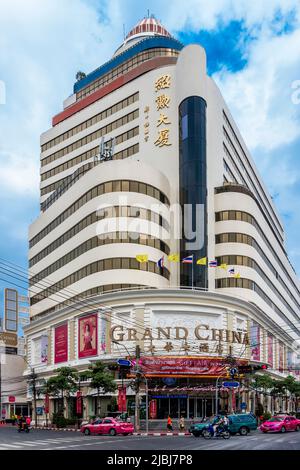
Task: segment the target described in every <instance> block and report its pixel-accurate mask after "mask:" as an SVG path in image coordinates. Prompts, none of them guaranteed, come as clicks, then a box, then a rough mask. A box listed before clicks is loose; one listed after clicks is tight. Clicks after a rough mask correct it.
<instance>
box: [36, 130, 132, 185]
mask: <svg viewBox="0 0 300 470" xmlns="http://www.w3.org/2000/svg"><path fill="white" fill-rule="evenodd" d="M137 135H139V127H138V126H137V127H134V128H133V129H130V130H129V131H126V132H123V133H122V134H120V135H118V136H117V137H116V142H115V143H116V145H118V144H121V143H122V142H125V141H126V140H129V139H132V138H133V137H135V136H137ZM120 153H121V152H119V154H120ZM98 154H99V145H98V146H97V147H94V148H93V149H91V150H88V151H87V152H84V153H82V154H81V155H78V156H77V157H74V158H71V159H70V160H68V161H66V162H65V163H62V164H61V165H58V166H56V167H54V168H51V170H48V171H46V172H45V173H43V174H42V175H41V181H45V180H46V179H48V178H51V176H55V175H57V174H58V173H61V172H62V171H65V170H68V169H69V168H72V167H73V166H75V165H78V164H79V163H82V162H84V161H85V160H88V159H89V158H92V157H95V156H96V155H98ZM119 154H116V155H115V160H121V158H117V155H119ZM128 156H129V155H128Z"/></svg>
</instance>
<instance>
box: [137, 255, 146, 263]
mask: <svg viewBox="0 0 300 470" xmlns="http://www.w3.org/2000/svg"><path fill="white" fill-rule="evenodd" d="M148 258H149V256H148V255H136V257H135V259H136V260H137V261H138V262H139V263H147V261H148Z"/></svg>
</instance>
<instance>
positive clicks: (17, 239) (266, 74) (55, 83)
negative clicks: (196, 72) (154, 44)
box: [0, 0, 300, 305]
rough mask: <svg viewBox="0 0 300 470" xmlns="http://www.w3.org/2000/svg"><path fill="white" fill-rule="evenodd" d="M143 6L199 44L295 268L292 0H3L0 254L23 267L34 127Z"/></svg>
mask: <svg viewBox="0 0 300 470" xmlns="http://www.w3.org/2000/svg"><path fill="white" fill-rule="evenodd" d="M147 9H149V10H150V13H153V14H155V15H156V17H157V18H159V19H160V20H161V21H162V22H163V24H164V25H165V26H166V28H167V29H168V30H169V31H170V32H171V33H172V34H173V35H174V36H175V37H177V38H178V39H180V40H181V41H182V42H183V43H184V44H189V43H200V44H202V45H203V46H204V47H205V49H206V51H207V56H208V68H209V73H210V74H211V75H212V76H213V78H214V79H215V80H216V82H217V84H218V86H219V87H220V89H221V91H222V94H223V96H224V97H225V100H226V101H227V103H228V105H229V107H230V109H231V112H232V114H233V116H234V118H235V120H236V122H237V124H238V126H239V128H240V130H241V132H242V135H243V136H244V140H245V141H246V143H247V145H248V147H249V149H250V151H251V152H252V155H253V157H254V159H255V161H256V163H257V166H258V168H259V170H260V171H261V174H262V176H263V178H264V181H265V182H266V184H267V187H268V188H269V191H270V193H271V195H272V197H273V198H274V200H275V202H276V205H277V207H278V210H279V213H280V215H281V217H282V219H283V221H284V225H285V228H286V249H287V251H288V253H289V257H290V259H291V261H292V263H293V265H294V266H295V269H296V270H297V272H298V273H300V248H299V243H298V240H299V235H298V234H299V230H300V210H299V209H300V207H299V200H300V197H299V195H300V185H299V182H300V165H299V159H300V152H299V149H300V122H299V121H300V92H298V90H300V55H299V50H300V6H299V1H298V0H265V1H264V2H262V1H261V0H247V1H246V0H211V1H210V2H207V0H185V2H182V1H181V0H178V1H177V0H174V1H172V2H169V1H167V0H160V1H158V0H153V1H148V2H140V1H139V0H110V1H103V0H43V1H41V0H27V1H26V2H25V1H23V0H2V1H1V6H0V197H1V208H0V224H1V230H0V257H1V258H4V259H7V260H9V261H10V262H13V263H15V264H17V265H20V266H22V267H23V268H24V269H26V266H27V230H28V225H29V224H30V223H31V222H32V221H33V220H34V219H35V218H36V216H37V215H38V212H39V136H40V134H41V133H42V132H43V131H45V130H46V129H48V128H49V127H50V126H51V118H52V116H53V115H54V114H56V113H58V112H59V111H60V110H61V109H62V101H63V100H64V99H65V98H66V97H67V96H69V95H70V94H71V93H72V87H73V83H74V77H75V74H76V72H77V71H78V70H83V71H85V72H90V71H92V70H93V69H95V68H96V67H98V66H99V65H101V64H102V63H103V62H105V61H106V60H108V59H109V58H110V57H111V55H112V53H113V52H114V50H115V49H116V48H117V47H118V46H119V44H120V43H121V42H122V37H123V24H125V28H126V31H127V32H128V31H129V30H130V29H131V28H132V27H133V26H134V25H135V24H136V23H137V22H138V21H139V20H140V19H141V18H142V17H143V16H145V15H147ZM297 80H299V83H297ZM293 86H294V88H293ZM297 87H298V88H297ZM293 93H294V94H293ZM3 278H4V276H3V274H0V291H2V289H1V286H3V281H1V279H3ZM12 282H16V283H17V284H20V285H21V284H24V283H23V282H18V281H16V280H14V279H12ZM0 302H1V305H2V292H1V298H0Z"/></svg>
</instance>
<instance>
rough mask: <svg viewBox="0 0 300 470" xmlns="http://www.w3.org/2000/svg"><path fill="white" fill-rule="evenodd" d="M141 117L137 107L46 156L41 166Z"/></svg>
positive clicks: (117, 142)
mask: <svg viewBox="0 0 300 470" xmlns="http://www.w3.org/2000/svg"><path fill="white" fill-rule="evenodd" d="M138 117H139V110H138V109H135V110H134V111H132V112H131V113H128V114H126V115H125V116H122V117H120V118H119V119H116V120H115V121H113V122H110V123H109V124H106V126H103V127H101V128H100V129H97V130H96V131H94V132H91V134H87V135H85V136H84V137H82V138H81V139H78V140H76V141H75V142H72V144H69V145H67V146H66V147H64V148H62V149H60V150H58V151H57V152H54V153H52V154H51V155H49V156H48V157H46V158H44V159H43V160H42V161H41V166H42V167H43V166H45V165H48V164H49V163H52V162H54V161H55V160H58V159H59V158H61V157H64V156H65V155H68V154H69V153H71V152H73V151H74V150H77V149H79V148H80V147H83V146H84V145H87V144H89V143H91V142H93V141H94V140H98V139H100V137H103V136H106V135H107V134H109V133H110V132H112V131H114V130H116V129H119V127H122V126H125V124H128V123H129V122H131V121H134V119H137V118H138ZM119 138H120V136H118V137H117V138H116V144H119V143H121V142H122V141H118V139H119Z"/></svg>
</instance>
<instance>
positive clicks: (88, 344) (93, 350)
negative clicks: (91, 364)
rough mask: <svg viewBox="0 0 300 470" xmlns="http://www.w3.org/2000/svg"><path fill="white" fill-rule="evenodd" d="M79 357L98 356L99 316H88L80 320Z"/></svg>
mask: <svg viewBox="0 0 300 470" xmlns="http://www.w3.org/2000/svg"><path fill="white" fill-rule="evenodd" d="M78 335H79V337H78V345H79V350H78V357H79V358H82V357H89V356H96V355H97V353H98V351H97V349H98V342H97V315H96V314H93V315H88V316H87V317H83V318H79V320H78Z"/></svg>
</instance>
